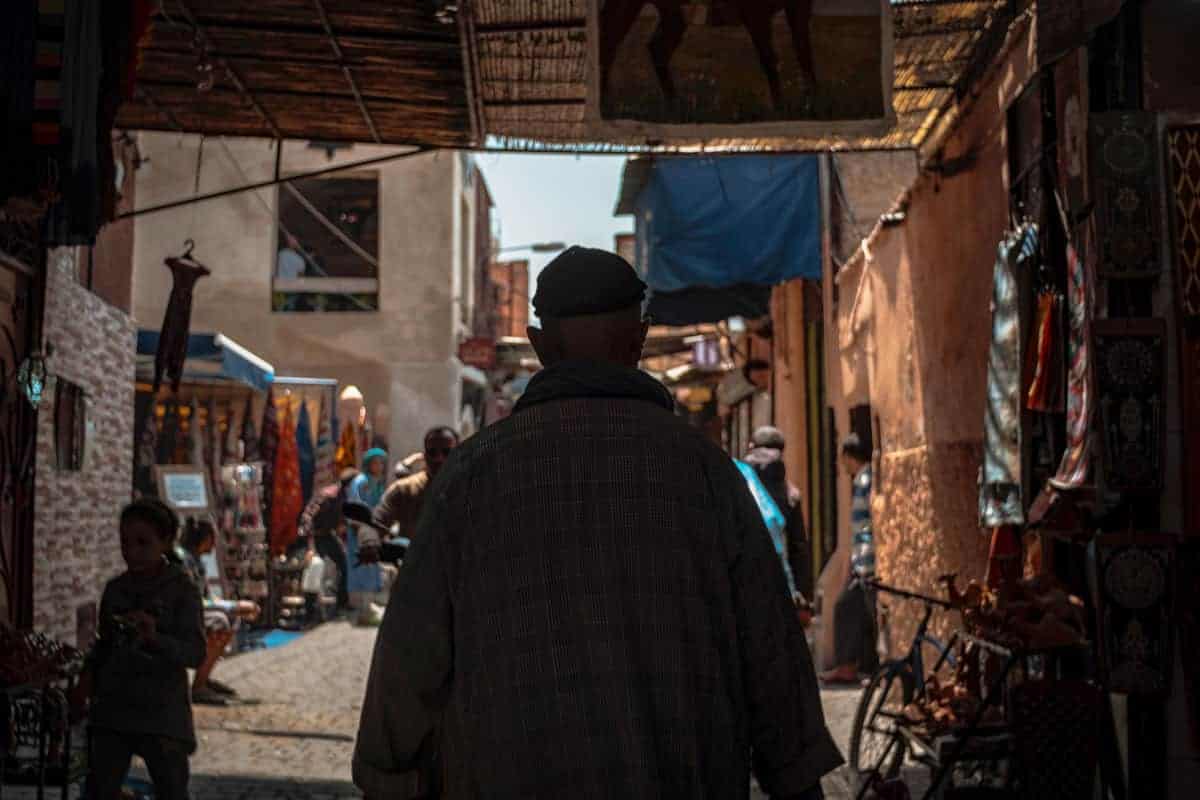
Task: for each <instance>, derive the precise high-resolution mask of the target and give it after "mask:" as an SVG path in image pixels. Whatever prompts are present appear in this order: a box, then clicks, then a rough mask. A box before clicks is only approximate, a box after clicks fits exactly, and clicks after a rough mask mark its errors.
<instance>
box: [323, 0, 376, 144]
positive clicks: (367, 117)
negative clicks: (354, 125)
mask: <svg viewBox="0 0 1200 800" xmlns="http://www.w3.org/2000/svg"><path fill="white" fill-rule="evenodd" d="M313 5H314V6H315V7H316V9H317V14H318V16H319V17H320V18H321V27H323V28H324V29H325V36H326V37H327V38H328V39H329V46H330V47H332V48H333V54H334V55H335V56H337V60H338V66H339V67H341V70H342V75H344V76H345V78H346V83H348V84H349V85H350V91H351V92H353V93H354V102H355V103H357V104H358V110H359V113H361V114H362V118H363V121H364V122H366V123H367V130H369V131H370V132H371V138H372V139H374V140H375V144H380V143H381V142H382V141H383V140H382V139H380V138H379V130H378V129H377V128H376V127H375V120H374V119H373V118H372V117H371V111H370V109H368V108H367V104H366V103H365V102H363V96H362V92H360V91H359V90H358V82H357V81H355V80H354V74H353V73H352V72H350V68H349V67H348V66H346V60H345V56H344V55H343V53H342V47H341V45H339V44H338V40H337V36H336V35H335V34H334V32H333V26H332V25H330V24H329V15H328V14H327V13H325V4H324V3H323V2H321V0H313Z"/></svg>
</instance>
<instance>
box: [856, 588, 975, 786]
mask: <svg viewBox="0 0 1200 800" xmlns="http://www.w3.org/2000/svg"><path fill="white" fill-rule="evenodd" d="M869 585H870V586H871V588H873V589H875V590H876V591H880V592H883V593H885V594H889V595H894V596H896V597H901V598H905V599H908V600H919V601H921V602H922V603H924V605H925V613H924V614H923V615H922V616H921V622H920V624H918V625H917V630H916V633H915V634H914V635H913V639H912V643H911V644H910V645H909V649H908V652H907V653H906V654H905V655H904V656H902V657H900V658H897V659H889V660H886V661H883V662H882V663H881V664H880V665H879V667H878V669H876V670H875V672H874V674H873V675H872V676H871V678H870V680H869V681H868V682H867V685H866V688H865V689H864V690H863V694H862V698H861V699H860V700H859V702H858V709H857V710H856V711H855V714H854V725H853V727H852V729H851V733H850V771H851V777H852V779H853V782H854V784H853V788H854V791H855V792H856V797H858V798H862V797H864V796H865V795H866V792H867V790H868V788H869V787H870V786H871V785H872V784H873V783H875V782H876V781H877V780H891V779H894V778H896V777H897V776H898V775H899V774H900V769H901V767H903V766H904V761H905V758H906V756H907V755H909V753H910V752H911V754H912V755H913V757H914V758H916V759H917V760H919V761H921V762H922V763H925V764H926V765H927V766H931V765H932V764H933V756H932V755H930V754H923V753H920V752H918V751H917V750H916V748H915V747H913V746H912V745H911V744H910V742H909V740H908V738H906V737H905V736H904V733H903V732H902V730H901V725H900V723H899V720H900V719H901V717H902V715H903V714H904V708H905V706H907V705H908V704H909V703H911V702H912V701H913V700H914V699H916V698H918V697H920V696H921V695H922V694H923V693H924V692H925V686H926V682H927V680H928V676H930V675H933V674H936V673H937V672H938V670H940V669H941V668H942V667H943V666H945V665H947V664H948V665H950V666H951V667H953V666H955V659H954V654H953V653H952V652H951V646H952V644H953V643H951V644H949V645H948V644H944V643H943V642H941V641H940V640H939V639H937V638H936V637H934V636H932V635H930V634H929V632H928V631H929V622H930V620H931V619H932V617H933V612H934V611H935V610H937V609H943V610H945V609H950V608H951V607H952V606H951V605H950V603H948V602H946V601H945V600H940V599H938V598H936V597H928V596H926V595H922V594H917V593H916V592H910V591H907V590H904V589H897V588H895V587H891V586H886V585H884V584H882V583H880V582H878V581H870V583H869ZM923 649H929V650H932V651H933V653H931V655H933V654H936V660H935V661H934V666H933V668H932V669H930V670H929V671H928V672H926V670H925V664H926V660H925V654H924V653H923V652H922V650H923Z"/></svg>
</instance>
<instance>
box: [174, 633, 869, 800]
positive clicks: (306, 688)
mask: <svg viewBox="0 0 1200 800" xmlns="http://www.w3.org/2000/svg"><path fill="white" fill-rule="evenodd" d="M374 640H375V631H374V629H370V628H354V627H352V626H350V625H349V624H348V623H345V622H333V623H328V624H326V625H323V626H321V627H319V628H317V629H315V630H313V631H312V632H310V633H308V634H306V635H305V636H303V637H301V638H300V639H298V640H297V641H295V642H292V643H291V644H288V645H285V646H283V647H279V648H275V649H272V650H260V651H255V652H251V653H246V654H243V655H240V656H238V657H236V658H233V659H229V660H227V661H225V662H223V663H222V664H221V665H220V666H219V667H218V668H217V672H216V676H217V677H218V678H219V679H220V680H222V681H225V682H226V683H228V684H230V685H232V686H234V687H235V688H236V689H237V690H238V691H239V692H241V694H242V695H243V696H245V697H252V698H256V699H258V700H259V701H260V702H259V703H258V704H257V705H243V706H235V707H229V708H213V707H208V706H200V707H198V708H197V709H196V726H197V734H198V736H199V740H200V742H199V750H198V752H197V753H196V755H195V757H194V758H193V760H192V766H193V775H194V777H193V781H192V787H193V797H194V798H195V800H243V799H244V800H259V798H263V799H264V800H293V799H294V800H335V799H340V798H350V797H357V796H358V794H357V792H356V791H355V790H354V787H353V786H352V785H351V784H350V756H351V753H352V750H353V737H354V732H355V729H356V727H357V723H358V714H359V706H360V702H361V699H362V693H363V687H364V685H365V682H366V674H367V668H368V665H369V664H370V657H371V648H372V645H373V643H374ZM858 695H859V692H858V691H857V690H835V691H825V692H823V701H824V704H825V713H826V716H827V719H828V721H829V724H830V727H831V729H832V730H833V733H834V736H835V738H836V739H837V740H838V743H839V745H840V746H842V748H843V749H844V748H845V746H846V743H847V742H848V741H849V738H850V726H851V724H852V722H853V718H854V710H855V707H856V705H857V702H858ZM826 792H827V795H828V797H829V798H830V799H831V800H842V798H847V797H850V794H849V793H848V791H847V789H846V786H845V783H844V780H843V778H842V776H840V775H837V774H835V775H834V776H831V778H830V779H828V780H827V782H826ZM756 797H761V795H758V794H757V793H756Z"/></svg>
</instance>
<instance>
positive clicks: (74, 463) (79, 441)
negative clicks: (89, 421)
mask: <svg viewBox="0 0 1200 800" xmlns="http://www.w3.org/2000/svg"><path fill="white" fill-rule="evenodd" d="M84 402H85V401H84V394H83V389H80V388H79V387H78V386H76V385H75V384H73V383H70V382H69V381H65V380H63V379H62V378H58V379H57V380H56V382H55V389H54V466H55V468H57V469H58V470H59V471H60V472H78V471H79V470H81V469H83V441H84V424H85V419H84V417H85V415H86V414H85V410H84Z"/></svg>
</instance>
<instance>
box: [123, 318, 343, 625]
mask: <svg viewBox="0 0 1200 800" xmlns="http://www.w3.org/2000/svg"><path fill="white" fill-rule="evenodd" d="M158 338H159V334H158V333H157V332H156V331H149V330H142V331H139V332H138V362H137V386H136V388H137V393H136V400H135V409H136V437H137V438H136V442H137V444H136V447H137V453H136V458H135V470H134V491H135V493H139V494H156V495H158V496H160V497H162V498H163V499H164V500H165V501H166V502H167V503H168V504H169V505H171V506H172V507H174V508H175V510H176V511H177V512H178V513H179V514H180V516H181V517H184V518H186V517H188V516H211V517H213V518H214V519H215V521H216V522H217V527H218V529H219V531H220V533H221V541H220V542H219V543H218V546H217V548H216V550H215V553H214V554H213V555H212V556H209V557H208V558H209V569H208V574H209V575H210V581H211V583H212V587H211V588H212V589H213V590H214V591H216V592H219V593H220V596H221V597H222V598H224V599H227V600H249V601H251V602H254V603H257V604H258V605H259V606H261V607H262V608H263V610H264V612H265V613H264V614H263V615H262V617H261V620H262V622H263V623H264V624H267V625H275V624H277V623H278V622H280V621H283V620H286V621H288V622H293V623H300V622H302V621H304V620H305V619H306V618H307V615H305V614H302V613H300V612H298V611H296V610H295V609H294V607H302V606H303V603H299V604H297V603H296V600H295V596H296V595H300V594H301V592H299V591H298V586H292V584H293V583H297V584H298V580H299V575H300V573H301V572H302V571H303V569H304V566H305V559H306V558H307V552H301V553H296V552H289V551H291V550H292V549H293V548H292V545H294V544H295V543H296V541H297V539H298V535H299V531H298V519H299V516H300V513H301V511H302V510H303V508H304V504H305V503H306V502H307V500H308V498H309V497H310V496H311V495H312V492H313V487H314V485H317V486H323V485H326V484H328V483H332V482H333V480H334V466H333V462H334V456H333V441H332V431H333V430H335V426H336V421H335V413H336V411H335V406H336V402H335V399H336V392H337V382H336V381H334V380H327V379H320V378H304V377H279V376H276V375H275V370H274V367H273V366H272V365H271V364H269V363H268V362H266V361H265V360H264V359H262V358H261V357H259V356H257V355H256V354H255V353H253V352H252V351H251V350H249V349H248V348H246V347H244V346H242V345H240V344H238V343H237V342H235V341H233V340H232V339H230V338H229V337H227V336H225V335H223V334H221V333H219V332H217V333H192V334H190V335H189V337H188V341H187V351H186V352H187V357H186V359H185V361H184V366H183V371H182V380H181V382H180V385H179V389H178V391H175V392H171V391H168V390H162V391H160V392H158V393H157V394H156V393H155V392H154V390H153V373H154V356H155V353H156V351H157V349H158ZM293 578H295V580H293ZM294 589H295V590H296V591H293V590H294ZM289 604H290V605H289Z"/></svg>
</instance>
